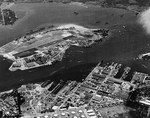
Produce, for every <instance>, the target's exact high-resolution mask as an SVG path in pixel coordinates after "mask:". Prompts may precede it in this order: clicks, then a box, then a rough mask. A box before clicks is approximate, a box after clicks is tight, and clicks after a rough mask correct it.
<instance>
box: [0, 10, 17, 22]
mask: <svg viewBox="0 0 150 118" xmlns="http://www.w3.org/2000/svg"><path fill="white" fill-rule="evenodd" d="M17 20H18V17H17V16H16V14H15V12H14V11H12V10H10V9H2V8H0V24H2V25H13V24H14V23H15V22H16V21H17Z"/></svg>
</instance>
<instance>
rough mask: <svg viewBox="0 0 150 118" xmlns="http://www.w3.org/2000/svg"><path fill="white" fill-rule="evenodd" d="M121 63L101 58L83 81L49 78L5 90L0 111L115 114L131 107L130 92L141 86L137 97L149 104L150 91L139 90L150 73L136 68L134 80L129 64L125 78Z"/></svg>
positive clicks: (26, 117) (106, 117) (62, 116)
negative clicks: (129, 78)
mask: <svg viewBox="0 0 150 118" xmlns="http://www.w3.org/2000/svg"><path fill="white" fill-rule="evenodd" d="M121 66H122V65H121V64H118V63H115V62H109V63H108V62H107V63H104V62H103V61H101V62H100V63H98V64H97V66H96V67H95V68H94V69H93V70H92V71H91V72H90V74H89V75H88V76H87V77H86V78H85V79H84V80H83V81H82V82H77V81H70V80H68V81H67V82H64V81H63V80H60V81H59V82H57V83H56V82H54V81H51V80H49V81H45V82H42V83H35V84H27V85H22V86H21V87H19V88H17V89H15V90H12V91H10V92H6V93H5V92H3V93H1V94H0V100H1V102H0V106H1V108H0V111H1V112H2V113H3V116H4V117H21V118H72V117H73V118H114V117H117V116H118V115H119V114H122V113H126V112H128V111H129V110H128V109H127V108H128V106H125V105H126V102H127V101H129V100H132V101H134V100H133V99H131V98H132V95H131V94H130V93H132V92H134V91H137V90H139V89H140V90H141V92H139V96H140V97H138V98H136V99H135V101H136V102H138V103H139V104H141V105H144V106H146V107H150V104H149V97H148V94H146V92H145V94H144V95H142V94H140V93H142V92H143V91H142V89H143V90H148V86H150V85H149V83H150V82H149V81H150V79H148V78H150V76H149V75H148V74H145V73H141V72H134V73H133V76H132V77H131V80H130V81H126V80H125V78H126V76H128V75H125V73H126V74H128V73H127V71H130V69H131V68H130V69H125V71H124V73H123V76H125V77H124V79H122V77H121V78H115V76H116V74H117V73H118V71H119V69H120V68H121ZM126 68H127V67H126ZM128 68H129V67H128ZM143 84H144V86H143ZM144 88H145V89H144ZM146 88H147V89H146ZM129 98H130V99H129Z"/></svg>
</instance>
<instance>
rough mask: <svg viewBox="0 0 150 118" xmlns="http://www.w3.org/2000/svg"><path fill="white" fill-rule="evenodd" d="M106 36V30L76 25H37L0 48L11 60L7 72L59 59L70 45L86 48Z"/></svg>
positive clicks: (48, 63)
mask: <svg viewBox="0 0 150 118" xmlns="http://www.w3.org/2000/svg"><path fill="white" fill-rule="evenodd" d="M106 36H108V30H107V29H88V28H85V27H82V26H79V25H75V24H65V25H60V26H58V27H54V26H52V27H48V28H40V29H38V30H35V31H31V32H29V33H27V34H26V35H25V36H22V37H20V38H18V39H15V40H14V41H12V42H10V43H8V44H6V45H4V46H2V47H1V48H0V55H2V56H3V57H5V58H7V59H9V60H11V61H12V65H11V67H10V68H9V70H10V71H16V70H18V69H20V70H27V69H31V68H36V67H40V66H45V65H52V64H53V63H54V62H56V61H61V60H62V59H63V55H64V54H65V52H66V50H67V49H68V48H69V47H70V46H71V45H76V46H82V47H89V46H90V45H92V44H93V43H94V42H96V41H99V40H102V38H104V37H106Z"/></svg>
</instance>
